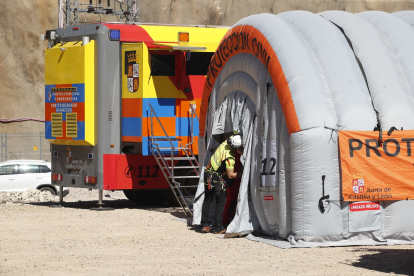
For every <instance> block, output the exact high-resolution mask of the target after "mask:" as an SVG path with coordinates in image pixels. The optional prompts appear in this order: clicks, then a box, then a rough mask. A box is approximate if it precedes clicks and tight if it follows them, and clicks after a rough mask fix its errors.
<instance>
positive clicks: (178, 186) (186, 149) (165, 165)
mask: <svg viewBox="0 0 414 276" xmlns="http://www.w3.org/2000/svg"><path fill="white" fill-rule="evenodd" d="M148 105H149V107H150V109H151V111H150V118H151V144H150V149H151V152H152V155H154V157H155V160H157V163H158V166H159V167H160V169H161V171H162V173H163V175H164V177H165V179H166V180H167V181H168V183H169V185H170V187H171V190H172V192H173V194H174V196H175V198H176V199H177V201H178V203H179V204H180V206H181V208H182V209H183V211H184V213H185V215H186V216H192V215H193V210H192V204H191V203H190V201H189V200H190V198H191V199H193V198H194V195H190V193H189V192H188V190H187V189H197V187H198V185H183V184H184V181H185V179H199V178H200V175H199V172H198V168H199V166H198V161H197V158H196V157H195V156H194V154H193V151H192V150H191V145H192V144H193V142H194V135H193V120H194V115H195V117H196V118H197V120H198V116H197V114H196V112H195V110H194V108H193V106H192V105H191V104H190V110H191V117H190V119H191V140H190V143H188V144H186V145H183V144H182V142H181V139H180V138H173V137H170V136H169V135H168V133H167V132H166V131H165V129H164V126H163V125H162V124H161V121H160V119H159V118H158V116H157V114H156V113H155V111H154V109H153V107H152V106H151V104H150V103H148ZM154 118H155V119H156V120H157V121H158V124H159V125H160V126H161V129H162V130H163V131H164V134H165V138H156V137H155V136H154V133H153V129H154V127H153V119H154ZM166 141H168V142H169V146H165V143H164V144H163V146H162V147H161V146H160V142H166ZM174 141H176V142H178V146H174V143H173V142H174ZM180 152H181V154H180V156H177V155H178V154H179V153H180ZM166 153H167V154H169V153H170V154H171V155H168V156H165V154H166ZM181 160H185V161H188V163H189V164H187V165H185V166H176V165H175V164H174V163H175V162H176V161H181ZM183 169H192V170H190V171H191V173H192V174H193V175H180V176H176V175H175V174H176V170H183ZM178 179H183V180H184V181H182V182H180V181H179V180H178Z"/></svg>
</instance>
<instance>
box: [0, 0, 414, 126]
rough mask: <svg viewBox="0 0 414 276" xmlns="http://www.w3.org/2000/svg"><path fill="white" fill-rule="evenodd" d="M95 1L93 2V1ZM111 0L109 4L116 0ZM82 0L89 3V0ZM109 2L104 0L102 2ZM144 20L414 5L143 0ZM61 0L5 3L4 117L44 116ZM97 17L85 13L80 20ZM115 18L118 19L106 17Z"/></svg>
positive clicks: (228, 20)
mask: <svg viewBox="0 0 414 276" xmlns="http://www.w3.org/2000/svg"><path fill="white" fill-rule="evenodd" d="M94 1H95V0H94ZM113 1H114V0H112V1H111V2H113ZM79 2H85V3H88V2H89V1H87V0H79ZM103 2H105V1H103ZM139 8H140V21H141V22H154V23H172V24H191V25H195V24H197V25H203V24H208V25H226V26H231V25H233V24H234V23H236V22H237V21H238V20H239V19H241V18H243V17H246V16H249V15H252V14H257V13H274V14H277V13H281V12H285V11H290V10H307V11H311V12H315V13H317V12H321V11H324V10H344V11H348V12H352V13H357V12H362V11H367V10H379V11H387V12H396V11H401V10H411V9H414V1H410V0H365V1H355V0H310V1H309V0H279V1H275V0H238V1H236V0H191V1H189V0H140V5H139ZM57 13H58V1H57V0H13V1H1V8H0V119H11V118H23V117H31V118H43V117H44V104H43V102H44V95H43V93H44V92H43V91H44V49H45V48H46V42H44V41H40V34H42V33H44V32H45V31H46V30H48V29H55V28H57V26H58V20H57V15H58V14H57ZM93 20H99V17H96V18H91V17H90V16H89V17H88V16H86V15H81V16H80V21H81V22H84V21H93ZM102 20H103V21H115V20H116V19H115V18H114V17H112V18H111V17H106V18H104V17H102ZM43 130H44V125H43V123H41V122H21V123H8V124H4V123H0V133H22V132H24V133H32V132H42V131H43Z"/></svg>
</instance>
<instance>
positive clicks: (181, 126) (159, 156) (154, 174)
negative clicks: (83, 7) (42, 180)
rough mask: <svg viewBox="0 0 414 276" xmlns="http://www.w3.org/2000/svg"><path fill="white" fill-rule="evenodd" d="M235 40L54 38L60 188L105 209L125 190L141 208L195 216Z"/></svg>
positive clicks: (167, 29) (178, 33) (49, 134)
mask: <svg viewBox="0 0 414 276" xmlns="http://www.w3.org/2000/svg"><path fill="white" fill-rule="evenodd" d="M227 30H228V29H227V28H218V27H208V26H203V27H202V26H173V25H147V24H138V23H96V24H85V25H75V26H68V27H66V28H60V29H56V30H49V31H47V32H46V34H45V39H47V40H48V48H47V49H46V50H45V133H46V134H45V135H46V139H48V140H49V141H50V142H51V155H52V157H51V162H52V183H53V184H54V185H57V186H61V187H76V188H88V189H97V190H99V204H101V205H102V191H103V190H123V191H124V193H125V195H126V197H127V198H128V199H129V200H131V201H132V202H134V203H137V204H144V205H146V204H161V203H162V202H164V201H165V200H168V201H170V202H171V203H174V202H175V203H177V202H178V203H180V204H185V205H186V206H187V207H188V206H189V205H190V204H189V203H190V201H189V200H186V199H188V198H190V197H193V196H194V194H195V190H196V186H197V184H198V180H199V176H198V163H197V154H198V129H199V127H198V114H199V111H200V104H201V97H202V93H203V87H204V83H205V81H206V74H207V68H208V66H209V64H210V61H211V57H212V55H213V53H214V51H215V50H216V48H217V46H218V44H219V42H220V41H221V39H222V37H223V36H224V34H225V33H226V32H227ZM61 189H62V188H61ZM61 201H62V199H61ZM183 208H184V207H183ZM188 209H190V208H187V211H189V212H190V213H191V209H190V210H188Z"/></svg>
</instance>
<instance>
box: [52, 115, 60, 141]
mask: <svg viewBox="0 0 414 276" xmlns="http://www.w3.org/2000/svg"><path fill="white" fill-rule="evenodd" d="M52 137H62V113H52Z"/></svg>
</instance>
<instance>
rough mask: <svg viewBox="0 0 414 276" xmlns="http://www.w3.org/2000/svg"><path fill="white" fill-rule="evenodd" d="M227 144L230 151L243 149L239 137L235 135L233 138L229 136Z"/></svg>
mask: <svg viewBox="0 0 414 276" xmlns="http://www.w3.org/2000/svg"><path fill="white" fill-rule="evenodd" d="M227 144H228V145H229V146H230V148H231V149H232V150H238V149H240V148H241V147H243V144H242V137H241V135H240V134H235V135H233V136H230V137H229V139H227Z"/></svg>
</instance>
